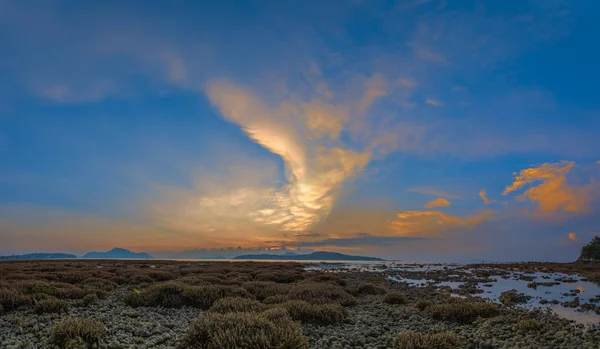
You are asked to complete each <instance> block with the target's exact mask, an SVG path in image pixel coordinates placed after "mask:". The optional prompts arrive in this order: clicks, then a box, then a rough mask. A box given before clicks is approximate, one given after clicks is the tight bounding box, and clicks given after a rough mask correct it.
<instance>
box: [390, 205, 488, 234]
mask: <svg viewBox="0 0 600 349" xmlns="http://www.w3.org/2000/svg"><path fill="white" fill-rule="evenodd" d="M493 216H494V211H491V210H483V211H479V212H477V213H476V214H475V215H471V216H466V217H464V218H461V217H457V216H453V215H449V214H446V213H443V212H439V211H404V212H400V213H398V214H397V215H396V219H395V220H394V221H391V222H390V223H389V225H388V228H389V229H390V231H392V232H394V233H395V234H397V235H398V236H406V237H441V236H443V234H444V232H446V231H448V230H451V229H454V228H459V227H460V228H465V229H466V228H472V227H474V226H476V225H478V224H480V223H482V222H485V221H488V220H491V219H492V218H493Z"/></svg>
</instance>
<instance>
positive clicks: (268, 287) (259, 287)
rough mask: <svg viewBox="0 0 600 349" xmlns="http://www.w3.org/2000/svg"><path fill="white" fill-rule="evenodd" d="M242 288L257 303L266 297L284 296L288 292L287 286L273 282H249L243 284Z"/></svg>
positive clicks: (288, 287)
mask: <svg viewBox="0 0 600 349" xmlns="http://www.w3.org/2000/svg"><path fill="white" fill-rule="evenodd" d="M242 288H244V289H245V290H246V291H248V292H250V293H251V294H252V295H254V297H256V299H258V300H259V301H262V300H264V299H266V298H267V297H271V296H277V295H281V294H286V293H288V292H289V290H290V286H289V284H278V283H276V282H273V281H249V282H245V283H243V284H242Z"/></svg>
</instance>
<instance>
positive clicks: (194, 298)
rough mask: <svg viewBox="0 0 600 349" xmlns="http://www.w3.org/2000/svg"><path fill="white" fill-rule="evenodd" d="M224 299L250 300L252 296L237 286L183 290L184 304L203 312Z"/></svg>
mask: <svg viewBox="0 0 600 349" xmlns="http://www.w3.org/2000/svg"><path fill="white" fill-rule="evenodd" d="M226 297H242V298H252V295H251V294H250V293H248V291H246V290H245V289H243V288H241V287H238V286H226V285H207V286H190V287H186V288H184V289H183V298H184V303H185V304H186V305H189V306H193V307H197V308H200V309H203V310H207V309H208V308H210V307H211V306H212V305H213V304H214V303H215V302H216V301H218V300H219V299H221V298H226Z"/></svg>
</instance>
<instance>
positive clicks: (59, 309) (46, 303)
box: [34, 298, 69, 314]
mask: <svg viewBox="0 0 600 349" xmlns="http://www.w3.org/2000/svg"><path fill="white" fill-rule="evenodd" d="M34 310H35V312H36V313H37V314H50V313H68V312H69V303H68V302H67V301H65V300H62V299H56V298H54V299H44V300H41V301H39V302H37V303H36V304H35V307H34Z"/></svg>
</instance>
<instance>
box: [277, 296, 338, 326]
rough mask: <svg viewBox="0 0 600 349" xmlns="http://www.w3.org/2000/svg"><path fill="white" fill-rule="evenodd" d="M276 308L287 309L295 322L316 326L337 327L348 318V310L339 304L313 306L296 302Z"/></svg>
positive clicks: (289, 302) (286, 303)
mask: <svg viewBox="0 0 600 349" xmlns="http://www.w3.org/2000/svg"><path fill="white" fill-rule="evenodd" d="M276 307H280V308H284V309H286V310H287V312H288V313H289V314H290V316H291V317H292V319H294V320H297V321H301V322H304V323H312V324H316V325H337V324H340V323H341V322H342V321H344V319H345V318H346V310H345V309H344V308H343V307H342V306H341V305H339V304H338V303H330V304H311V303H308V302H305V301H299V300H294V301H288V302H285V303H282V304H277V305H276Z"/></svg>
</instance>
